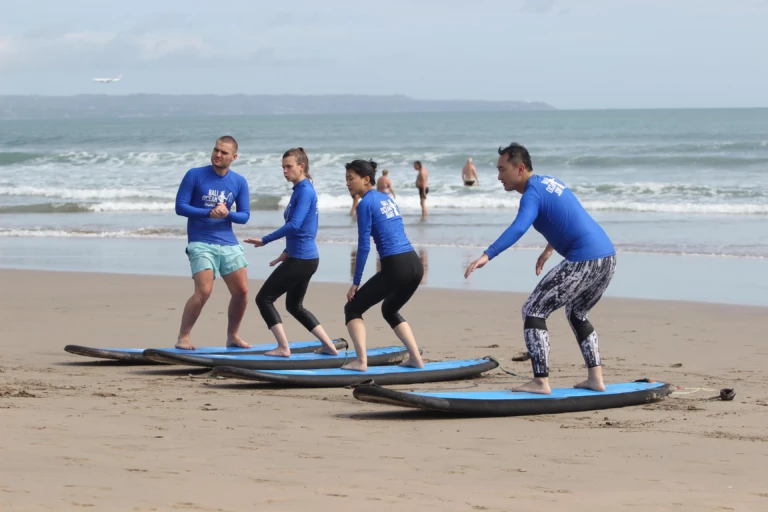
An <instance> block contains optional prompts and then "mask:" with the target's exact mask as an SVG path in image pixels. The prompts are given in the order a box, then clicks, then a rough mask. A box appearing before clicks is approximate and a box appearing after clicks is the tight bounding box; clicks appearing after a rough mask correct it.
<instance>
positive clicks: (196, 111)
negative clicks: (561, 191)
mask: <svg viewBox="0 0 768 512" xmlns="http://www.w3.org/2000/svg"><path fill="white" fill-rule="evenodd" d="M520 110H554V107H553V106H551V105H548V104H546V103H541V102H528V101H470V100H416V99H413V98H409V97H407V96H402V95H393V96H356V95H336V96H287V95H286V96H267V95H259V96H246V95H244V94H238V95H231V96H216V95H212V94H211V95H179V96H176V95H163V94H133V95H126V96H111V95H105V94H99V95H95V94H84V95H77V96H0V119H64V118H110V117H205V116H250V115H270V114H271V115H274V114H284V115H290V114H366V113H401V112H488V111H520Z"/></svg>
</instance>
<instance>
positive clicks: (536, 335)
mask: <svg viewBox="0 0 768 512" xmlns="http://www.w3.org/2000/svg"><path fill="white" fill-rule="evenodd" d="M615 270H616V256H615V255H613V256H607V257H605V258H599V259H596V260H588V261H577V262H573V261H566V260H564V261H563V262H561V263H560V264H559V265H558V266H556V267H555V268H553V269H552V270H550V271H549V273H547V275H545V276H544V278H543V279H542V280H541V281H540V282H539V284H538V286H536V289H535V290H533V293H531V296H530V297H528V300H527V301H525V304H523V321H524V322H525V323H524V326H523V329H524V334H525V345H526V347H528V353H529V354H530V355H531V363H532V365H533V375H534V377H547V376H549V332H547V322H546V320H547V318H548V317H549V315H551V314H552V313H553V312H554V311H555V310H557V309H560V308H561V307H563V306H565V314H566V316H567V317H568V323H569V324H570V325H571V329H573V334H574V335H576V341H577V342H578V343H579V347H580V348H581V354H582V355H583V356H584V362H585V363H586V365H587V368H593V367H595V366H600V353H599V352H598V348H597V332H595V329H594V328H593V327H592V324H591V323H589V320H587V314H588V313H589V311H590V310H591V309H592V308H593V307H595V304H597V301H599V300H600V297H602V296H603V293H604V292H605V290H606V288H608V284H610V282H611V278H612V277H613V273H614V271H615Z"/></svg>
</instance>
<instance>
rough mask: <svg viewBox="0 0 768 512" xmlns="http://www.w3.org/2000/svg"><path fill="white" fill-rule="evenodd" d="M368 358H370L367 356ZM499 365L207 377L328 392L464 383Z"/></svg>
mask: <svg viewBox="0 0 768 512" xmlns="http://www.w3.org/2000/svg"><path fill="white" fill-rule="evenodd" d="M369 357H370V356H369ZM498 365H499V364H498V363H497V362H496V361H495V360H492V359H490V358H482V359H464V360H458V361H440V362H433V363H425V364H424V368H411V367H407V366H391V365H388V366H373V367H370V368H368V371H365V372H358V371H354V370H344V369H341V368H328V369H321V370H247V369H244V368H236V367H232V366H217V367H216V368H214V369H213V370H212V371H211V374H210V376H211V377H225V378H230V379H242V380H252V381H260V382H271V383H276V384H283V385H286V386H301V387H316V388H332V387H342V386H351V385H355V384H360V383H361V382H369V381H373V382H375V383H376V384H415V383H420V382H439V381H446V380H460V379H468V378H471V377H475V376H477V375H480V374H481V373H483V372H487V371H489V370H493V369H494V368H496V367H497V366H498Z"/></svg>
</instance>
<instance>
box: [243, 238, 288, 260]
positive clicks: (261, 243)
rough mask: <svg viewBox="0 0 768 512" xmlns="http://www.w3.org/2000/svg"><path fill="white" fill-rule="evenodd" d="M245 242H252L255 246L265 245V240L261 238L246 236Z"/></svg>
mask: <svg viewBox="0 0 768 512" xmlns="http://www.w3.org/2000/svg"><path fill="white" fill-rule="evenodd" d="M243 242H245V243H246V244H252V245H253V246H254V247H264V242H262V241H261V238H246V239H245V240H243ZM280 261H282V260H280Z"/></svg>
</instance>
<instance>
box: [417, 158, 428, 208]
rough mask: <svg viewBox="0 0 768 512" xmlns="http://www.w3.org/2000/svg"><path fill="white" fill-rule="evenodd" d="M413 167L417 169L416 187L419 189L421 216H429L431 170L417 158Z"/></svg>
mask: <svg viewBox="0 0 768 512" xmlns="http://www.w3.org/2000/svg"><path fill="white" fill-rule="evenodd" d="M413 168H414V169H416V171H417V172H418V174H417V175H416V189H417V190H418V191H419V204H421V218H422V219H423V218H424V217H426V216H427V194H429V172H428V171H427V170H426V169H425V168H424V166H423V165H421V162H420V161H418V160H416V161H415V162H413Z"/></svg>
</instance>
